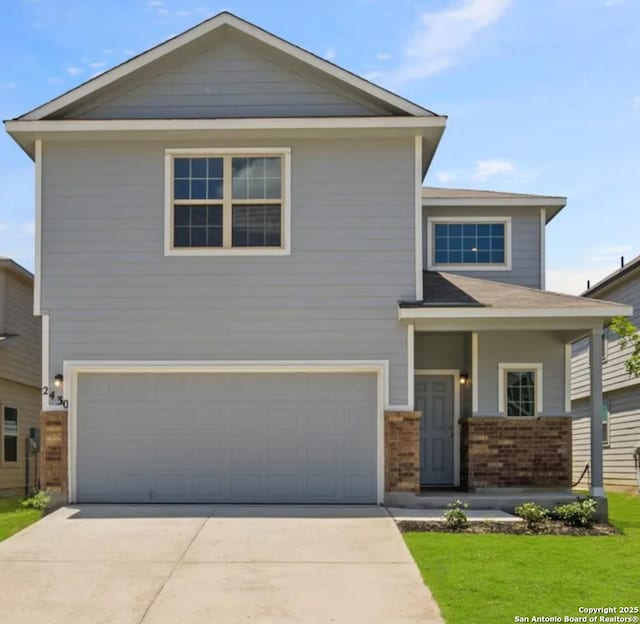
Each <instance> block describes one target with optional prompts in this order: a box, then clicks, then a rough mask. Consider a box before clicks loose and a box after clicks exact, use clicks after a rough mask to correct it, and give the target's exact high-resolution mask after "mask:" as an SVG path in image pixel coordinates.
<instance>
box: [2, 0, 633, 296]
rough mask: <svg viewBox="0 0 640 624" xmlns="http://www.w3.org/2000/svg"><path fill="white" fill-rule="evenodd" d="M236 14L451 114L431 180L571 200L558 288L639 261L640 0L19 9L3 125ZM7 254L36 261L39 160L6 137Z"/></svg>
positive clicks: (561, 229)
mask: <svg viewBox="0 0 640 624" xmlns="http://www.w3.org/2000/svg"><path fill="white" fill-rule="evenodd" d="M221 10H229V11H232V12H234V13H236V14H237V15H239V16H240V17H244V18H245V19H248V20H250V21H253V22H255V23H257V24H258V25H260V26H262V27H264V28H266V29H267V30H270V31H271V32H273V33H275V34H277V35H279V36H281V37H284V38H285V39H288V40H290V41H292V42H293V43H296V44H298V45H300V46H302V47H305V48H307V49H308V50H311V51H312V52H315V53H316V54H319V55H321V56H325V57H326V58H329V59H330V60H332V61H333V62H335V63H337V64H338V65H341V66H343V67H345V68H347V69H349V70H351V71H354V72H356V73H358V74H361V75H363V76H365V77H367V78H369V79H370V80H373V81H375V82H378V83H380V84H382V85H383V86H387V87H389V88H391V89H393V90H395V91H397V92H398V93H399V94H401V95H403V96H406V97H408V98H409V99H412V100H414V101H416V102H418V103H420V104H422V105H424V106H426V107H427V108H429V109H431V110H433V111H435V112H437V113H440V114H446V115H448V116H449V122H448V127H447V130H446V132H445V135H444V138H443V140H442V143H441V146H440V148H439V150H438V153H437V155H436V158H435V160H434V162H433V164H432V166H431V169H430V171H429V174H428V176H427V183H428V184H431V185H436V186H437V185H440V186H453V187H460V186H462V187H470V188H488V189H495V190H510V191H517V192H531V193H542V194H558V195H566V196H568V198H569V204H568V206H567V208H566V209H565V210H564V211H563V212H562V213H561V214H560V215H559V216H558V217H556V219H555V220H554V221H553V222H552V223H551V224H550V226H549V227H548V228H547V252H548V253H547V268H548V284H547V286H548V287H549V288H550V289H556V290H564V291H567V292H574V293H576V292H580V291H581V290H582V289H583V288H584V286H585V284H586V280H587V279H591V280H592V281H595V280H597V279H599V278H601V277H602V276H604V275H605V274H606V273H608V272H610V271H611V270H613V269H615V268H617V265H618V262H619V256H621V255H624V256H626V258H627V259H629V258H631V257H632V256H635V255H636V254H638V253H640V236H638V232H640V191H639V189H640V181H639V179H638V178H639V177H640V62H639V59H640V0H423V1H422V2H419V1H418V2H415V1H411V0H407V1H405V0H396V2H389V0H324V2H318V3H307V2H301V1H300V0H296V1H290V0H275V1H274V2H264V1H263V0H226V1H225V2H224V3H217V2H213V1H209V0H109V2H103V1H98V0H13V1H12V2H10V3H5V4H4V5H3V23H2V26H1V27H0V28H1V30H0V32H1V34H2V36H1V37H0V53H1V56H2V58H4V59H5V61H6V62H5V63H3V64H2V66H1V67H0V114H1V115H2V118H3V119H9V118H12V117H15V116H17V115H19V114H21V113H23V112H25V111H26V110H28V109H30V108H33V107H34V106H36V105H38V104H40V103H42V102H44V101H46V100H48V99H50V98H52V97H54V96H56V95H58V94H59V93H61V92H63V91H65V90H67V89H69V88H71V87H73V86H75V85H77V84H79V83H80V82H83V81H84V80H86V79H88V78H89V77H91V76H92V75H94V74H96V73H97V72H101V71H104V70H106V69H108V68H109V67H111V66H113V65H114V64H117V63H119V62H121V61H123V60H125V59H126V58H127V57H129V56H131V55H132V54H135V53H138V52H141V51H143V50H145V49H147V48H148V47H150V46H152V45H155V44H157V43H159V42H161V41H163V40H164V39H166V38H167V37H170V36H172V35H174V34H177V33H179V32H181V31H183V30H185V29H186V28H189V27H190V26H193V25H194V24H196V23H198V22H199V21H202V20H203V19H205V18H207V17H209V16H211V15H213V14H215V13H218V12H219V11H221ZM0 255H8V256H12V257H14V258H15V259H16V260H18V261H19V262H21V263H22V264H24V265H25V266H27V267H28V268H32V266H33V165H32V163H31V162H30V160H29V159H28V158H27V157H26V156H25V155H24V154H23V153H22V151H21V150H20V149H19V148H18V147H17V145H15V144H14V143H13V141H12V140H11V139H10V138H9V137H8V136H7V135H6V134H4V133H2V135H1V136H0Z"/></svg>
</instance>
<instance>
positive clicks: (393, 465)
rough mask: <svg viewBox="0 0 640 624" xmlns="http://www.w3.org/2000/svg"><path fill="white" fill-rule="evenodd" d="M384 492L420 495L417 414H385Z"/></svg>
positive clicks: (418, 414) (418, 416)
mask: <svg viewBox="0 0 640 624" xmlns="http://www.w3.org/2000/svg"><path fill="white" fill-rule="evenodd" d="M384 485H385V487H384V489H385V492H413V493H416V494H417V493H418V492H420V412H385V414H384Z"/></svg>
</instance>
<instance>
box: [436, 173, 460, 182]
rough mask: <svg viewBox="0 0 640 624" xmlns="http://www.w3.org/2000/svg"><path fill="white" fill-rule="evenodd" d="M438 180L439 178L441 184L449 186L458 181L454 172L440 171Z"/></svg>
mask: <svg viewBox="0 0 640 624" xmlns="http://www.w3.org/2000/svg"><path fill="white" fill-rule="evenodd" d="M436 178H438V181H439V182H442V183H443V184H447V183H448V182H453V181H454V180H455V179H456V174H455V173H454V172H453V171H439V172H438V173H436Z"/></svg>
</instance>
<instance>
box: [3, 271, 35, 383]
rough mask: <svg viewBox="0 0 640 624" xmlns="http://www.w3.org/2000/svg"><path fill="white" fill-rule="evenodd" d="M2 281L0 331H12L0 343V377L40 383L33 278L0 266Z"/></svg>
mask: <svg viewBox="0 0 640 624" xmlns="http://www.w3.org/2000/svg"><path fill="white" fill-rule="evenodd" d="M0 280H3V282H4V288H3V294H2V298H1V299H0V307H2V309H3V314H2V316H3V323H2V326H0V333H8V334H14V337H13V338H10V339H8V340H6V341H4V342H3V343H2V344H0V378H4V379H6V380H9V381H15V382H17V383H20V384H26V385H29V386H35V387H38V388H39V387H40V386H41V385H42V384H41V379H40V377H41V366H40V351H41V341H42V338H41V330H40V327H41V325H40V323H41V322H40V318H38V317H35V316H33V282H31V281H29V280H26V279H23V278H21V277H17V276H16V275H15V274H14V273H13V272H12V271H10V270H8V269H4V270H2V269H0Z"/></svg>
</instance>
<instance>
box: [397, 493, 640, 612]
mask: <svg viewBox="0 0 640 624" xmlns="http://www.w3.org/2000/svg"><path fill="white" fill-rule="evenodd" d="M608 498H609V519H610V522H611V523H612V524H614V525H615V526H616V527H618V528H619V529H620V530H622V531H624V534H623V535H616V536H607V537H574V536H561V535H545V536H538V535H531V536H529V535H504V534H503V535H473V534H465V535H456V534H451V533H407V534H406V535H405V540H406V542H407V545H408V546H409V550H410V551H411V554H412V555H413V557H414V559H415V560H416V562H417V564H418V567H419V568H420V572H421V573H422V576H423V578H424V580H425V582H426V584H427V585H428V586H429V588H430V589H431V591H432V592H433V595H434V597H435V599H436V600H437V601H438V604H439V605H440V609H441V611H442V615H443V616H444V618H445V620H446V622H447V624H469V623H476V622H478V623H480V622H481V623H483V624H484V623H485V622H486V623H487V624H490V623H493V622H496V623H500V622H504V623H506V622H514V621H517V620H515V618H516V616H521V617H528V618H531V617H532V616H534V615H535V616H546V617H549V616H560V617H562V618H564V616H565V615H570V616H578V615H584V614H580V613H578V607H608V606H616V607H623V606H627V607H638V606H640V590H639V587H640V585H639V583H640V580H639V579H640V497H638V496H632V495H626V494H608ZM618 615H622V614H621V613H618ZM635 615H640V614H635ZM521 621H526V620H521Z"/></svg>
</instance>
